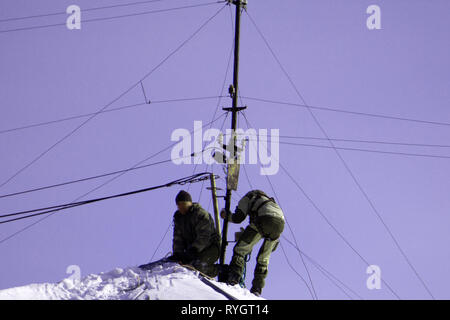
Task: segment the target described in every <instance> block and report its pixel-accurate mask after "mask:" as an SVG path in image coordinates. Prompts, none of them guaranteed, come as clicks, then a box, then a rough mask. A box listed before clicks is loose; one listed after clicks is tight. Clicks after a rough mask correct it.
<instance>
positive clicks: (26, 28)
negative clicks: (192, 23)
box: [0, 1, 223, 33]
mask: <svg viewBox="0 0 450 320" xmlns="http://www.w3.org/2000/svg"><path fill="white" fill-rule="evenodd" d="M222 2H223V1H214V2H207V3H202V4H196V5H190V6H182V7H176V8H168V9H159V10H151V11H144V12H137V13H130V14H123V15H118V16H111V17H103V18H93V19H86V20H82V23H89V22H96V21H106V20H113V19H120V18H129V17H135V16H141V15H147V14H155V13H163V12H169V11H176V10H183V9H191V8H198V7H205V6H210V5H214V4H218V3H222ZM60 26H66V22H62V23H61V22H60V23H53V24H46V25H38V26H31V27H22V28H15V29H7V30H0V33H10V32H17V31H28V30H36V29H43V28H51V27H60Z"/></svg>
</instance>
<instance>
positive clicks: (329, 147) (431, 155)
mask: <svg viewBox="0 0 450 320" xmlns="http://www.w3.org/2000/svg"><path fill="white" fill-rule="evenodd" d="M280 144H285V145H293V146H302V147H314V148H323V149H333V150H347V151H360V152H371V153H381V154H392V155H401V156H409V157H425V158H438V159H450V156H444V155H434V154H426V153H407V152H394V151H383V150H372V149H361V148H346V147H336V146H334V147H331V146H323V145H317V144H307V143H294V142H280Z"/></svg>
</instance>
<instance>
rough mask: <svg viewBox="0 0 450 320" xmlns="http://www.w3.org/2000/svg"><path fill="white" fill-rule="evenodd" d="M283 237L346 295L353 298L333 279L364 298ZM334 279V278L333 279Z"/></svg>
mask: <svg viewBox="0 0 450 320" xmlns="http://www.w3.org/2000/svg"><path fill="white" fill-rule="evenodd" d="M282 237H283V239H284V240H285V241H286V242H287V243H288V244H290V245H291V246H292V247H293V248H294V249H295V250H297V251H299V252H300V254H302V255H303V256H305V257H306V259H308V260H309V261H310V262H311V263H312V264H313V265H314V266H315V267H316V268H317V270H319V271H320V272H321V273H322V274H323V275H324V276H325V277H326V278H327V279H328V280H330V281H331V282H332V283H333V284H334V285H335V286H336V287H337V288H338V289H339V290H341V291H342V292H343V293H344V294H345V295H346V296H347V297H349V298H350V299H352V300H353V298H352V297H351V296H350V295H349V294H348V293H347V292H346V291H345V290H344V289H342V287H341V286H339V285H338V284H337V283H336V282H335V281H334V280H336V281H337V282H339V283H340V284H341V285H342V286H344V287H345V288H346V289H347V290H349V291H350V292H351V293H353V294H354V295H355V296H357V297H358V298H359V299H361V300H364V298H363V297H361V296H360V295H359V294H357V293H356V292H355V291H354V290H352V289H351V288H350V287H349V286H347V285H346V284H345V283H343V282H342V281H341V280H339V279H338V278H337V277H336V276H334V275H333V274H332V273H331V272H329V271H328V270H326V269H325V268H324V267H323V266H321V265H320V264H319V263H318V262H316V261H314V260H313V259H312V258H311V257H310V256H308V255H307V254H306V253H305V252H304V251H301V250H299V249H298V248H297V247H296V246H295V244H293V243H292V242H291V241H290V240H289V239H288V238H286V237H285V236H282ZM333 279H334V280H333Z"/></svg>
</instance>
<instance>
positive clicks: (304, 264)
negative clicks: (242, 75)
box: [242, 111, 318, 299]
mask: <svg viewBox="0 0 450 320" xmlns="http://www.w3.org/2000/svg"><path fill="white" fill-rule="evenodd" d="M242 115H243V116H244V119H245V121H246V124H247V129H248V128H249V126H250V127H251V125H250V123H249V121H248V119H247V117H246V116H245V113H244V111H242ZM263 170H264V171H265V169H264V168H263ZM266 179H267V181H268V183H269V185H270V188H271V189H272V192H273V194H274V196H275V198H276V199H277V202H278V204H279V205H280V207H281V202H280V200H279V198H278V195H277V193H276V192H275V188H274V187H273V185H272V182H271V181H270V178H269V176H268V175H266ZM285 220H286V223H287V225H288V227H289V231H290V232H291V235H292V237H293V238H294V241H295V245H296V246H297V248H299V245H298V242H297V238H296V237H295V233H294V231H293V230H292V227H291V224H290V223H289V221H288V219H287V217H286V216H285ZM300 259H301V260H302V263H303V267H304V268H305V270H306V273H307V275H308V279H309V282H310V284H311V288H310V287H309V286H308V285H307V287H308V290H309V292H310V294H311V296H312V297H313V299H318V296H317V293H316V290H315V288H314V284H313V281H312V278H311V274H310V273H309V270H308V267H307V266H306V263H305V261H304V259H303V257H302V255H301V254H300Z"/></svg>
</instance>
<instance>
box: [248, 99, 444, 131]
mask: <svg viewBox="0 0 450 320" xmlns="http://www.w3.org/2000/svg"><path fill="white" fill-rule="evenodd" d="M244 98H245V99H248V100H254V101H259V102H265V103H272V104H280V105H287V106H293V107H301V108H309V109H315V110H321V111H331V112H338V113H346V114H352V115H357V116H366V117H374V118H382V119H389V120H400V121H408V122H415V123H422V124H430V125H437V126H450V123H449V122H438V121H428V120H420V119H413V118H406V117H397V116H390V115H384V114H376V113H368V112H358V111H350V110H343V109H337V108H330V107H320V106H313V105H307V104H299V103H293V102H283V101H276V100H270V99H261V98H255V97H247V96H246V97H244Z"/></svg>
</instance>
